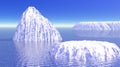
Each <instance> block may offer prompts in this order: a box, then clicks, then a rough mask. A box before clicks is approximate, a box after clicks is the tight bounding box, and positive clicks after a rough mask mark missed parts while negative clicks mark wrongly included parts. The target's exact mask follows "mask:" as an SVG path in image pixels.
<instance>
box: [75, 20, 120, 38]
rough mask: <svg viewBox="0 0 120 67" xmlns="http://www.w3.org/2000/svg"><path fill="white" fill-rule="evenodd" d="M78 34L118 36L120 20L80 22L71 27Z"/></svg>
mask: <svg viewBox="0 0 120 67" xmlns="http://www.w3.org/2000/svg"><path fill="white" fill-rule="evenodd" d="M73 29H74V31H75V32H76V33H77V34H78V35H79V36H86V37H120V34H119V32H120V22H119V21H106V22H80V23H78V24H76V25H75V26H74V27H73Z"/></svg>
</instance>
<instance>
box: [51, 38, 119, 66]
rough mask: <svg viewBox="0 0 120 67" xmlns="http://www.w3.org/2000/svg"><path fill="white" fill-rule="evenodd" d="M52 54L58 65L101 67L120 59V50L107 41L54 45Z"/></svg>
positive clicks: (84, 41) (67, 42)
mask: <svg viewBox="0 0 120 67" xmlns="http://www.w3.org/2000/svg"><path fill="white" fill-rule="evenodd" d="M50 54H51V56H52V57H53V58H52V59H53V60H54V61H55V63H56V65H67V66H70V67H71V66H76V67H83V66H84V67H87V66H86V65H88V66H89V65H91V67H92V66H96V67H101V66H102V65H104V64H107V63H112V62H115V60H116V59H117V58H119V57H120V49H119V47H118V46H117V45H116V44H114V43H109V42H105V41H86V40H83V41H66V42H61V43H57V44H56V45H54V47H53V48H52V50H51V51H50ZM97 65H98V66H97ZM100 65H101V66H100ZM102 67H104V66H102Z"/></svg>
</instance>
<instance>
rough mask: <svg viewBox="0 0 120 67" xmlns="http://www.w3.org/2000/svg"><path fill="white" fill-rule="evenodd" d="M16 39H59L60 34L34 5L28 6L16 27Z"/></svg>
mask: <svg viewBox="0 0 120 67" xmlns="http://www.w3.org/2000/svg"><path fill="white" fill-rule="evenodd" d="M13 40H16V41H41V40H45V41H61V40H62V38H61V35H60V33H59V32H58V31H57V29H56V28H55V27H54V26H53V25H52V24H51V23H50V22H49V20H48V19H47V18H45V17H44V16H42V14H41V13H40V12H39V11H38V10H37V9H36V8H35V7H28V9H26V11H25V12H24V13H23V15H22V18H21V21H20V23H19V24H18V26H17V28H16V32H15V35H14V37H13Z"/></svg>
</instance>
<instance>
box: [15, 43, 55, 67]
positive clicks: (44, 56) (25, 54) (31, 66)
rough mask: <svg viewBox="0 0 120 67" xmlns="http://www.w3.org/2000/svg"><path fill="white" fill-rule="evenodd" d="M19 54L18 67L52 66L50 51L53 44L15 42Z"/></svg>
mask: <svg viewBox="0 0 120 67" xmlns="http://www.w3.org/2000/svg"><path fill="white" fill-rule="evenodd" d="M14 43H15V46H16V50H17V52H18V62H17V66H18V67H40V66H48V67H49V65H51V64H52V62H51V60H50V55H49V52H48V51H49V49H50V48H51V46H52V45H53V42H45V41H42V42H34V41H32V42H26V41H25V42H16V41H14Z"/></svg>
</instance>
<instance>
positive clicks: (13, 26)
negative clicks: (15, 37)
mask: <svg viewBox="0 0 120 67" xmlns="http://www.w3.org/2000/svg"><path fill="white" fill-rule="evenodd" d="M17 25H18V24H0V28H16V27H17ZM52 25H53V26H54V27H57V28H64V27H73V25H74V24H52Z"/></svg>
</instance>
